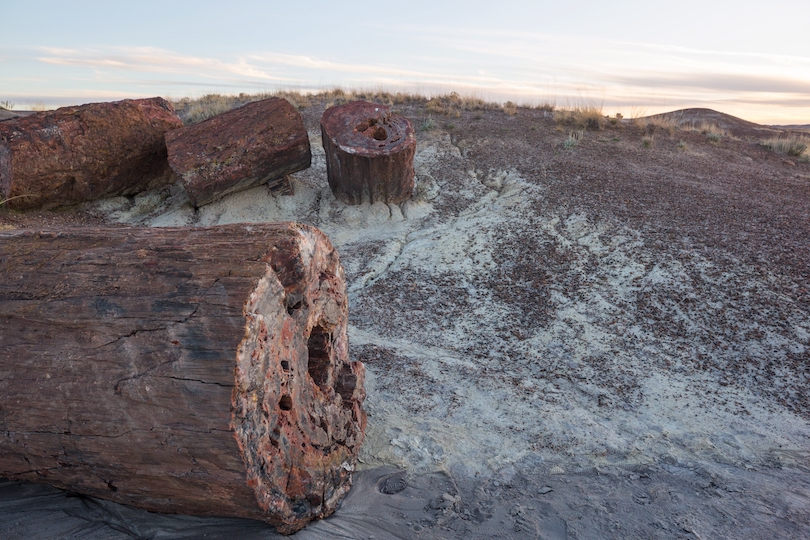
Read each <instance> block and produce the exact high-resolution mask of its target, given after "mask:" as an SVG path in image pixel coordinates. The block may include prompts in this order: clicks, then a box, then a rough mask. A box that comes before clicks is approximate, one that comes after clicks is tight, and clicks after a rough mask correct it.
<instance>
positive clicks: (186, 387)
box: [0, 223, 366, 534]
mask: <svg viewBox="0 0 810 540" xmlns="http://www.w3.org/2000/svg"><path fill="white" fill-rule="evenodd" d="M0 275H2V276H3V279H2V281H0V476H5V477H7V478H10V479H15V480H28V481H35V482H46V483H49V484H52V485H55V486H57V487H61V488H65V489H70V490H72V491H76V492H79V493H84V494H88V495H92V496H95V497H100V498H104V499H110V500H113V501H116V502H120V503H125V504H131V505H134V506H138V507H141V508H145V509H148V510H152V511H157V512H167V513H184V514H194V515H219V516H240V517H247V518H254V519H261V520H264V521H266V522H268V523H271V524H273V525H274V526H276V528H277V529H278V530H279V531H280V532H282V533H285V534H286V533H291V532H294V531H296V530H298V529H300V528H302V527H303V526H304V525H306V523H307V522H309V521H311V520H313V519H317V518H322V517H325V516H328V515H330V514H331V513H332V512H334V510H335V508H336V506H337V504H338V503H339V501H340V500H341V499H342V497H343V496H344V495H345V494H346V493H347V492H348V490H349V488H350V485H351V474H352V471H353V470H354V467H355V463H356V459H357V453H358V451H359V448H360V444H361V442H362V439H363V434H364V429H365V423H366V417H365V413H364V411H363V408H362V402H363V399H364V397H365V391H364V388H363V384H364V368H363V365H362V363H360V362H351V361H350V360H349V358H348V343H347V336H346V328H347V312H348V301H347V298H346V289H345V284H344V274H343V269H342V267H341V265H340V261H339V258H338V254H337V252H336V251H335V250H334V248H333V247H332V245H331V244H330V242H329V240H328V239H327V238H326V237H325V236H324V235H323V233H321V232H320V231H318V230H317V229H315V228H313V227H309V226H305V225H298V224H289V223H282V224H260V225H228V226H222V227H211V228H187V229H181V228H165V229H129V228H74V229H63V230H5V231H0Z"/></svg>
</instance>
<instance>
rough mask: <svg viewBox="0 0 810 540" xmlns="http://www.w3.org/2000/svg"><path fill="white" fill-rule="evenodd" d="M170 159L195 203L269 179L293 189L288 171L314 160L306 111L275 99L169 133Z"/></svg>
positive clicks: (277, 185)
mask: <svg viewBox="0 0 810 540" xmlns="http://www.w3.org/2000/svg"><path fill="white" fill-rule="evenodd" d="M166 145H167V146H168V149H169V164H170V165H171V167H172V169H174V172H176V173H177V175H178V176H180V178H182V179H183V183H184V184H185V186H186V191H187V192H188V196H189V198H190V199H191V202H192V203H193V204H194V206H202V205H204V204H208V203H210V202H213V201H215V200H217V199H219V198H221V197H224V196H225V195H228V194H230V193H235V192H237V191H242V190H245V189H249V188H252V187H255V186H258V185H260V184H264V183H267V184H268V185H269V186H270V189H272V190H274V191H276V192H277V193H290V192H291V187H290V182H289V179H288V178H286V175H288V174H290V173H294V172H296V171H300V170H302V169H306V168H307V167H309V166H310V164H311V162H312V154H311V152H310V147H309V137H308V136H307V131H306V129H304V121H303V120H302V119H301V115H300V114H299V113H298V111H297V110H295V107H293V106H292V105H291V104H290V103H289V102H288V101H287V100H285V99H281V98H270V99H265V100H262V101H255V102H253V103H248V104H247V105H244V106H242V107H239V108H237V109H233V110H231V111H228V112H225V113H222V114H220V115H217V116H214V117H212V118H209V119H208V120H206V121H204V122H200V123H199V124H194V125H191V126H186V127H184V128H182V129H178V130H176V131H172V132H169V133H167V134H166Z"/></svg>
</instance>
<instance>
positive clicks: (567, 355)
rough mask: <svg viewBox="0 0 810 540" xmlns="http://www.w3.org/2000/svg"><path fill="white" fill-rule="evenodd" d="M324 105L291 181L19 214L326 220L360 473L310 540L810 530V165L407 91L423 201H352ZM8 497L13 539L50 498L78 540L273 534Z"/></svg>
mask: <svg viewBox="0 0 810 540" xmlns="http://www.w3.org/2000/svg"><path fill="white" fill-rule="evenodd" d="M325 105H326V104H325V103H324V102H323V101H320V102H319V101H317V100H315V101H314V102H313V103H311V104H310V105H309V106H308V107H306V108H304V109H303V110H302V114H303V115H304V118H305V123H306V125H307V128H308V130H309V132H310V139H311V142H312V147H313V165H312V167H311V168H310V169H308V170H306V171H303V172H301V173H298V174H296V175H294V188H295V195H293V196H286V197H274V196H272V195H271V194H270V193H268V191H267V190H266V189H265V188H263V187H262V188H256V189H253V190H250V191H248V192H243V193H239V194H235V195H232V196H230V197H228V198H226V199H224V200H222V201H219V202H215V203H213V204H211V205H208V206H206V207H203V208H201V209H200V210H198V211H195V210H193V208H192V207H191V206H190V205H189V204H188V202H187V198H186V197H185V194H184V193H183V191H182V189H181V188H178V187H175V188H173V189H164V190H161V191H157V192H152V193H146V194H142V195H139V196H136V197H133V198H128V199H127V198H116V199H110V200H107V201H102V202H99V203H94V204H90V205H86V206H84V207H82V208H77V209H72V210H69V211H63V212H59V213H40V214H25V215H20V214H11V213H0V226H5V227H10V226H26V225H28V226H31V225H35V224H36V223H39V222H41V221H43V220H44V221H47V220H51V221H54V220H55V222H56V223H57V224H58V223H59V222H60V220H62V221H63V222H65V223H71V224H73V223H81V222H94V223H97V222H108V223H118V224H122V225H146V226H166V225H214V224H224V223H233V222H242V221H282V220H283V221H286V220H294V221H303V222H307V223H311V224H313V225H315V226H317V227H319V228H321V229H322V230H323V231H324V232H326V233H327V234H328V235H329V237H330V238H331V240H332V242H333V243H334V244H335V245H336V246H337V248H338V250H339V252H340V253H341V258H342V261H343V264H344V266H345V268H346V270H347V281H348V284H349V294H350V300H351V310H350V324H351V326H350V329H349V338H350V343H351V349H350V353H351V354H352V355H353V356H354V357H355V358H357V359H360V360H362V361H363V362H365V364H366V367H367V370H368V378H367V383H366V389H367V393H368V397H367V400H366V406H367V410H368V412H369V423H368V430H367V435H366V442H365V443H364V449H363V451H362V453H361V461H362V465H363V467H364V469H365V470H363V471H361V472H360V473H358V475H357V480H356V485H355V487H354V488H353V490H352V493H351V495H350V496H349V497H348V498H347V500H346V501H345V502H344V505H343V507H342V508H341V510H339V511H338V512H337V513H336V514H335V516H333V517H332V518H329V519H327V520H325V521H324V522H321V523H316V524H312V525H310V526H309V527H307V529H306V530H304V531H302V532H301V533H299V534H298V536H301V537H303V538H327V537H330V538H331V537H334V538H371V537H374V538H388V537H397V538H465V539H468V538H581V539H582V538H594V539H595V538H698V539H699V538H703V539H709V538H729V539H736V538H750V539H757V538H763V539H764V538H768V539H773V538H797V539H798V538H810V423H809V421H810V399H809V398H808V395H810V393H809V392H808V387H810V384H808V383H810V242H809V241H808V238H810V164H808V163H806V162H800V161H797V160H795V159H792V158H786V157H785V156H780V155H777V154H774V153H771V152H769V151H767V150H766V149H764V148H763V147H761V146H759V145H758V144H757V141H755V140H747V139H735V138H733V137H730V136H722V137H719V138H718V137H713V139H716V140H712V138H709V137H707V136H706V135H704V134H701V133H700V132H697V131H689V130H686V129H682V130H677V129H666V128H661V127H658V128H654V127H653V126H647V127H640V126H638V125H636V124H635V123H633V122H628V121H624V122H616V123H615V124H611V123H606V124H605V125H604V126H603V127H602V128H601V129H595V128H591V129H586V130H584V131H583V132H582V135H581V137H580V138H579V141H578V143H577V144H571V143H569V144H568V145H567V146H568V147H566V144H565V141H566V140H567V139H569V136H570V134H571V133H575V134H576V133H577V132H579V131H580V130H579V129H578V128H577V127H576V126H572V125H564V124H558V123H556V122H555V121H554V118H553V114H552V113H550V112H548V111H543V110H537V109H522V108H521V109H517V110H516V113H515V114H513V115H510V114H507V113H506V112H504V111H502V110H461V109H460V108H459V107H456V108H454V107H453V104H452V102H451V103H450V105H448V106H447V107H446V108H445V109H446V112H448V113H449V114H447V115H444V114H437V113H436V112H431V111H429V110H428V108H426V107H425V103H424V102H407V103H403V104H398V105H395V110H398V111H399V112H400V113H401V114H404V115H406V116H408V117H409V118H411V120H412V121H413V123H414V126H416V127H417V129H418V132H417V139H418V141H419V146H418V150H417V155H416V159H415V165H416V174H417V187H416V193H415V195H414V197H413V199H412V200H410V201H408V202H406V203H403V204H401V205H392V206H386V205H384V204H382V203H377V204H375V205H365V206H357V207H349V206H346V205H343V204H342V203H339V202H338V201H336V200H335V199H334V197H333V196H332V194H331V192H330V191H329V188H328V186H327V183H326V168H325V160H324V154H323V150H322V147H321V142H320V130H319V128H318V119H319V118H320V114H321V113H322V111H323V109H324V107H325ZM434 111H435V109H434ZM428 120H429V121H428ZM423 128H431V129H423ZM645 143H646V144H645ZM26 497H28V499H26ZM25 500H30V501H38V502H36V503H35V504H34V503H32V504H30V505H24V504H23V503H22V501H25ZM43 501H47V502H43ZM54 501H62V502H63V503H64V504H65V505H67V506H65V508H70V509H68V510H65V509H64V508H62V507H61V506H60V504H62V502H59V503H57V502H54ZM68 503H69V504H68ZM38 505H39V506H38ZM43 505H44V506H43ZM2 514H5V515H6V516H9V518H8V519H0V536H3V537H4V538H6V537H9V538H36V537H42V538H44V537H54V536H52V535H51V536H48V535H47V534H45V535H43V534H40V533H41V531H43V530H45V529H42V528H41V527H44V525H43V524H42V523H43V522H44V520H43V519H42V517H43V516H49V517H48V520H50V521H49V523H50V524H51V525H52V526H54V527H55V526H56V525H54V524H55V523H62V522H60V521H59V519H62V520H63V522H64V523H65V525H64V527H65V529H64V530H68V529H69V528H70V527H74V528H76V529H75V530H79V531H85V532H88V535H85V536H81V535H79V536H76V537H83V538H84V537H91V536H90V535H89V531H91V530H92V531H95V532H93V534H96V533H97V534H99V535H100V536H98V537H99V538H101V537H104V538H108V537H113V536H114V535H112V532H110V531H118V532H117V533H116V534H120V535H121V537H128V536H127V535H129V536H131V537H138V538H191V537H200V536H201V534H202V533H203V532H205V533H207V534H209V537H211V538H217V537H221V538H225V537H227V538H237V537H240V536H238V534H242V536H241V537H244V538H263V537H273V536H274V533H272V532H271V531H268V530H267V529H266V528H262V526H261V524H253V523H250V522H243V521H233V520H203V519H199V518H180V517H166V516H154V515H151V514H148V513H145V512H141V511H137V510H133V509H128V508H124V507H119V506H117V505H112V504H111V503H104V502H99V501H93V500H88V499H81V498H79V499H77V498H75V497H74V498H69V497H66V496H65V495H64V494H62V493H60V492H55V491H52V490H50V488H44V487H38V486H19V485H16V484H11V483H5V484H0V515H2ZM65 516H67V517H65ZM57 518H58V519H57ZM9 520H16V521H9ZM12 522H13V523H17V525H9V524H10V523H12ZM68 522H69V524H68ZM3 523H5V524H3ZM82 527H89V528H86V529H82ZM49 530H50V529H49ZM60 530H62V529H60ZM71 530H74V529H71ZM14 531H25V534H22V533H20V535H18V536H14ZM38 531H40V532H39V533H38ZM98 531H102V532H98ZM234 531H236V532H234ZM240 531H241V532H240ZM107 533H109V535H108V536H103V535H104V534H107ZM38 535H39V536H38ZM195 535H196V536H195Z"/></svg>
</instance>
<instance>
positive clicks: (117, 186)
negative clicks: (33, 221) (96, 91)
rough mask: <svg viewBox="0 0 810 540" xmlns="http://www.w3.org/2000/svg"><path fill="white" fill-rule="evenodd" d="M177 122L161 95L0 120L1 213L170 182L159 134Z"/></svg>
mask: <svg viewBox="0 0 810 540" xmlns="http://www.w3.org/2000/svg"><path fill="white" fill-rule="evenodd" d="M182 125H183V122H182V121H181V120H180V117H178V116H177V114H176V113H175V112H174V109H173V108H172V106H171V104H170V103H169V102H168V101H166V100H165V99H163V98H159V97H156V98H151V99H135V100H130V99H125V100H123V101H117V102H111V103H90V104H87V105H80V106H76V107H62V108H61V109H56V110H55V111H46V112H41V113H36V114H32V115H29V116H22V117H19V118H12V119H10V120H6V121H4V122H0V192H2V195H3V198H5V199H6V200H7V202H6V204H7V205H8V207H9V208H15V209H18V210H26V209H33V208H54V207H57V206H65V205H70V204H75V203H79V202H83V201H90V200H93V199H97V198H99V197H104V196H108V195H132V194H134V193H137V192H139V191H143V190H146V189H151V188H154V187H158V186H161V185H166V184H170V183H171V182H173V181H175V176H174V174H173V173H172V171H171V169H170V168H169V163H168V161H167V160H166V143H165V141H164V139H163V135H164V133H166V132H167V131H169V130H171V129H176V128H179V127H181V126H182Z"/></svg>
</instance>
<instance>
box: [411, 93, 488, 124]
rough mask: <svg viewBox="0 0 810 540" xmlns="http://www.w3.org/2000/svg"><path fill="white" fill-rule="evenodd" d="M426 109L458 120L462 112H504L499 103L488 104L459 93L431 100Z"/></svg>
mask: <svg viewBox="0 0 810 540" xmlns="http://www.w3.org/2000/svg"><path fill="white" fill-rule="evenodd" d="M425 109H427V111H428V112H429V113H434V114H441V115H444V116H455V117H457V118H458V117H459V116H461V113H462V111H495V110H502V109H503V107H502V106H501V105H498V104H497V103H488V102H486V101H484V100H483V99H480V98H476V97H471V96H461V95H459V94H458V93H457V92H451V93H450V94H446V95H443V96H434V97H432V98H430V99H429V100H427V101H426V102H425Z"/></svg>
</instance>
